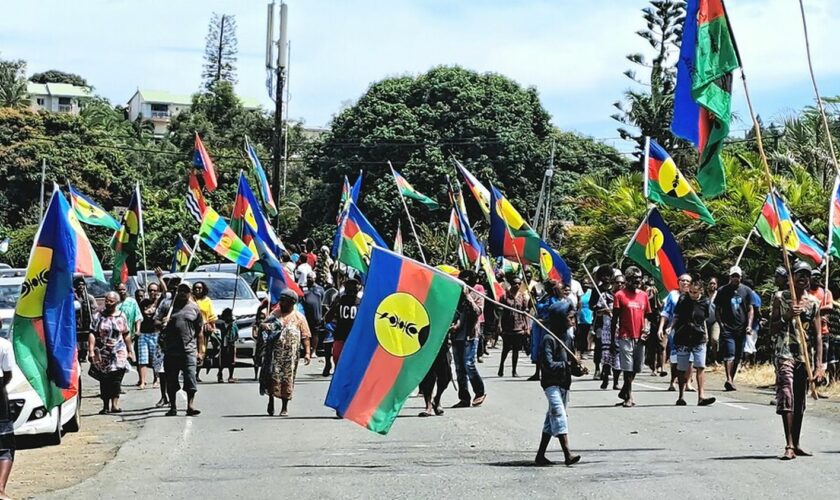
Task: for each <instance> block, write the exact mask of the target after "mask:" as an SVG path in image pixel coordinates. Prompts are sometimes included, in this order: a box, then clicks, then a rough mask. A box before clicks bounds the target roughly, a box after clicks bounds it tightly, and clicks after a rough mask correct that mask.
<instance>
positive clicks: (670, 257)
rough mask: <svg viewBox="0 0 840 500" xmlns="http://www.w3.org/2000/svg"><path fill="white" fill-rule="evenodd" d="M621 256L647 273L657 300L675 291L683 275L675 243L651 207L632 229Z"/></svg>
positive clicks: (683, 268)
mask: <svg viewBox="0 0 840 500" xmlns="http://www.w3.org/2000/svg"><path fill="white" fill-rule="evenodd" d="M624 256H625V257H629V258H630V259H631V260H632V261H633V262H635V263H636V264H638V265H639V267H641V268H642V269H644V270H645V271H647V272H648V274H650V275H651V276H653V279H654V280H655V281H656V283H657V284H658V285H659V295H660V297H665V296H667V295H668V293H669V292H670V291H672V290H677V289H678V288H679V277H680V275H681V274H685V260H683V256H682V250H680V246H679V244H677V240H676V239H675V238H674V235H673V234H671V230H670V229H668V226H667V224H665V221H664V220H662V216H661V215H660V214H659V210H657V209H655V208H651V209H650V212H648V215H647V217H646V218H645V220H643V221H642V224H641V225H640V226H639V228H638V229H637V230H636V233H635V234H634V235H633V238H631V239H630V244H629V245H627V248H626V249H625V250H624Z"/></svg>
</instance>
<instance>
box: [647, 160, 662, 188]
mask: <svg viewBox="0 0 840 500" xmlns="http://www.w3.org/2000/svg"><path fill="white" fill-rule="evenodd" d="M663 163H664V162H663V161H662V160H657V159H656V158H651V159H650V160H648V177H649V178H650V180H652V181H655V182H659V170H660V169H661V168H662V164H663Z"/></svg>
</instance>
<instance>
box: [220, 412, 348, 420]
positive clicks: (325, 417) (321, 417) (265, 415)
mask: <svg viewBox="0 0 840 500" xmlns="http://www.w3.org/2000/svg"><path fill="white" fill-rule="evenodd" d="M222 418H259V419H266V418H275V419H278V420H338V419H337V418H336V417H335V416H328V415H310V416H299V417H294V416H292V417H280V416H277V415H275V416H271V415H269V414H268V413H259V414H252V415H222Z"/></svg>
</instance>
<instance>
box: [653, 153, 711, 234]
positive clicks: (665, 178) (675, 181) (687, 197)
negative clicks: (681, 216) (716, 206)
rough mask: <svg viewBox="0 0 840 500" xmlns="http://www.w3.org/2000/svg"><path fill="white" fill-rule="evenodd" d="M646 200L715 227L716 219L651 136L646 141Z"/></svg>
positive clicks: (669, 156)
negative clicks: (674, 209)
mask: <svg viewBox="0 0 840 500" xmlns="http://www.w3.org/2000/svg"><path fill="white" fill-rule="evenodd" d="M643 168H644V169H645V197H647V198H648V199H649V200H651V201H654V202H656V203H659V204H662V205H668V206H669V207H672V208H676V209H678V210H682V211H683V213H685V214H686V215H688V216H689V217H691V218H693V219H701V220H702V221H703V222H706V223H708V224H712V225H714V223H715V219H714V217H712V214H711V213H710V212H709V210H708V209H707V208H706V205H704V204H703V202H702V201H701V200H700V197H699V196H697V193H695V192H694V188H692V187H691V184H689V182H688V180H687V179H686V178H685V177H684V176H683V174H682V173H681V172H680V170H679V169H678V168H677V164H676V163H674V160H673V159H672V158H671V155H669V154H668V153H667V152H666V151H665V149H664V148H663V147H662V146H660V145H659V144H658V143H657V142H656V141H655V140H653V139H651V138H650V137H647V138H646V141H645V164H644V167H643Z"/></svg>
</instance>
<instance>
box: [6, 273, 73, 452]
mask: <svg viewBox="0 0 840 500" xmlns="http://www.w3.org/2000/svg"><path fill="white" fill-rule="evenodd" d="M22 283H23V277H16V278H0V323H1V324H0V335H2V336H3V337H5V338H8V339H9V340H11V339H12V335H14V332H12V331H11V327H12V320H13V318H14V314H15V304H16V303H17V301H18V299H19V298H20V286H21V284H22ZM76 366H77V372H78V373H81V369H80V368H79V367H78V366H79V365H78V363H77V365H76ZM81 388H82V378H81V376H80V377H79V379H78V390H77V391H76V392H73V393H72V394H71V395H70V397H69V398H68V399H67V401H65V402H64V403H63V404H62V405H60V406H58V407H56V408H53V409H52V411H47V409H46V408H45V407H44V402H43V401H42V400H41V397H40V396H38V393H37V392H35V390H34V389H33V388H32V386H31V385H30V384H29V381H27V380H26V377H24V375H23V373H22V372H21V371H20V369H19V368H18V367H17V365H15V366H14V369H13V370H12V381H11V383H10V384H9V386H8V387H7V388H6V390H7V392H8V394H9V410H10V411H11V415H12V421H13V422H14V427H15V435H18V436H21V435H34V436H42V437H44V438H45V441H46V442H47V444H59V443H61V434H62V432H63V431H66V432H76V431H78V430H79V427H80V425H81V416H80V409H81V401H82V400H81Z"/></svg>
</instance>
